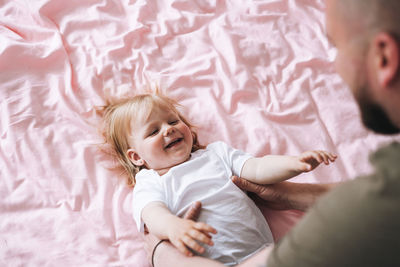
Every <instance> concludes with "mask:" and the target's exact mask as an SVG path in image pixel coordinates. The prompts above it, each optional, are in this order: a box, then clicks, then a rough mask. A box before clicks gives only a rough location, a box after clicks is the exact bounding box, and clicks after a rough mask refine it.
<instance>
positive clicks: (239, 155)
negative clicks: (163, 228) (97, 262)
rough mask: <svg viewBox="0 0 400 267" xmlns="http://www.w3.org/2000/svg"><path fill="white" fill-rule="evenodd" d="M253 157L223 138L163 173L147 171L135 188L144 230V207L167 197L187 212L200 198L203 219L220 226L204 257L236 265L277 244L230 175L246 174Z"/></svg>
mask: <svg viewBox="0 0 400 267" xmlns="http://www.w3.org/2000/svg"><path fill="white" fill-rule="evenodd" d="M249 158H251V156H250V155H248V154H245V153H244V152H242V151H239V150H236V149H233V148H230V147H229V146H227V145H226V144H225V143H223V142H215V143H212V144H210V145H208V146H207V148H206V149H201V150H197V151H196V152H194V153H192V154H191V157H190V159H189V160H188V161H186V162H184V163H182V164H180V165H177V166H174V167H172V168H171V169H170V170H169V171H168V172H167V173H166V174H164V175H162V176H160V175H158V173H157V172H156V171H154V170H147V169H144V170H141V171H140V172H139V173H138V174H136V185H135V187H134V190H133V214H134V219H135V221H136V223H137V226H138V228H139V230H140V231H143V221H142V220H141V212H142V209H143V208H144V207H145V206H146V205H147V204H149V203H150V202H154V201H159V202H163V203H165V205H166V206H167V207H168V208H169V210H170V211H171V212H172V213H173V214H175V215H177V216H179V217H181V216H182V215H183V214H184V213H185V212H186V211H187V210H188V208H189V207H190V205H191V204H192V203H193V202H195V201H200V202H201V203H202V210H201V213H200V217H199V219H198V221H201V222H205V223H207V224H209V225H211V226H212V227H214V228H215V229H216V230H217V231H218V233H217V234H216V235H213V238H212V240H213V242H214V246H207V245H205V246H204V247H205V248H206V251H205V252H204V253H203V254H201V256H204V257H207V258H211V259H214V260H218V261H220V262H222V263H224V264H226V265H235V264H238V263H240V262H242V261H243V260H244V259H245V258H247V257H249V256H251V255H252V254H254V253H255V252H257V251H258V250H259V249H261V248H263V247H265V246H267V245H269V244H271V243H272V242H273V237H272V233H271V230H270V229H269V226H268V224H267V222H266V220H265V218H264V216H263V215H262V213H261V212H260V210H259V209H258V207H257V206H256V205H255V204H254V202H253V201H252V200H251V199H250V198H249V197H248V196H247V195H246V194H245V193H244V192H243V191H242V190H241V189H239V188H238V187H237V186H236V185H235V184H233V182H232V181H231V179H230V177H231V176H232V174H234V175H238V176H239V175H240V172H241V169H242V167H243V164H244V163H245V161H246V160H248V159H249Z"/></svg>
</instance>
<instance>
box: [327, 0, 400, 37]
mask: <svg viewBox="0 0 400 267" xmlns="http://www.w3.org/2000/svg"><path fill="white" fill-rule="evenodd" d="M334 1H337V5H336V7H337V8H338V9H339V12H338V13H340V14H342V15H343V19H345V20H346V21H348V22H349V26H350V27H352V26H364V27H365V28H364V29H365V33H366V34H367V35H371V34H374V33H376V32H387V33H390V34H392V35H393V36H395V37H396V38H397V39H398V40H400V1H399V0H334ZM364 29H363V30H364ZM356 30H357V31H359V29H356ZM362 32H363V31H362Z"/></svg>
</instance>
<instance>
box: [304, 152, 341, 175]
mask: <svg viewBox="0 0 400 267" xmlns="http://www.w3.org/2000/svg"><path fill="white" fill-rule="evenodd" d="M297 158H298V160H299V162H300V171H302V172H309V171H312V170H314V169H315V168H316V167H318V165H319V164H321V163H322V162H324V163H325V165H328V164H329V162H334V161H335V160H336V158H337V156H336V155H335V154H333V153H330V152H327V151H321V150H315V151H306V152H304V153H302V154H301V155H300V156H298V157H297Z"/></svg>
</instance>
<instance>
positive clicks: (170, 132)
mask: <svg viewBox="0 0 400 267" xmlns="http://www.w3.org/2000/svg"><path fill="white" fill-rule="evenodd" d="M173 132H174V127H172V126H171V125H168V126H166V128H165V130H164V136H168V135H170V134H172V133H173Z"/></svg>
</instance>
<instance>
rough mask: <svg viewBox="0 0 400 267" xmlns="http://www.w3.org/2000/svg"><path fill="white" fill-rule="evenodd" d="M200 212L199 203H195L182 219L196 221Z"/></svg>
mask: <svg viewBox="0 0 400 267" xmlns="http://www.w3.org/2000/svg"><path fill="white" fill-rule="evenodd" d="M200 211H201V202H200V201H196V202H194V203H193V204H192V205H191V206H190V208H189V209H188V211H186V213H185V215H183V219H186V220H192V221H196V220H197V218H198V217H199V215H200Z"/></svg>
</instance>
